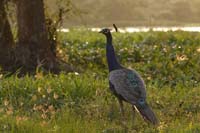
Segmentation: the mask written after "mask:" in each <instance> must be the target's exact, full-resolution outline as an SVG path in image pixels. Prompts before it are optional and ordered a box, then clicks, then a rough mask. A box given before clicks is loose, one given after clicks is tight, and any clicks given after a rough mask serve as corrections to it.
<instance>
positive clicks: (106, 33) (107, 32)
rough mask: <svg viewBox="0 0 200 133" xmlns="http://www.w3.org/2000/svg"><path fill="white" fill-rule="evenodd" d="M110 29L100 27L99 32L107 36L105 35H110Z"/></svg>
mask: <svg viewBox="0 0 200 133" xmlns="http://www.w3.org/2000/svg"><path fill="white" fill-rule="evenodd" d="M110 31H111V30H110V29H108V28H104V29H102V30H101V31H99V33H102V34H104V35H105V36H107V35H110Z"/></svg>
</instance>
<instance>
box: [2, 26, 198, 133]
mask: <svg viewBox="0 0 200 133" xmlns="http://www.w3.org/2000/svg"><path fill="white" fill-rule="evenodd" d="M59 37H60V38H59V40H60V44H59V49H58V50H60V56H61V57H62V58H63V59H64V60H66V61H68V62H69V63H70V64H73V65H74V66H76V67H78V68H79V69H80V70H81V72H80V73H68V74H66V73H64V72H63V73H61V74H59V75H52V74H47V75H44V74H43V73H42V72H41V71H38V72H37V73H36V75H33V76H28V75H27V76H25V77H23V78H18V77H17V76H16V75H13V76H11V77H6V75H3V76H0V132H33V133H38V132H58V133H60V132H63V133H65V132H69V133H71V132H72V133H102V132H103V133H118V132H119V133H126V132H147V133H149V132H188V133H190V132H191V133H193V132H200V128H199V127H200V124H199V123H200V112H199V110H200V104H199V103H200V95H199V92H200V91H199V89H200V84H199V81H200V75H199V65H200V62H199V61H200V60H199V58H200V53H199V52H198V49H199V46H200V34H199V33H187V32H167V33H163V32H148V33H136V34H120V33H115V34H114V43H115V47H116V53H117V56H118V58H119V60H120V62H122V64H124V65H125V66H127V67H132V68H134V69H136V70H137V71H138V72H139V73H140V74H141V75H142V76H143V77H144V80H145V82H146V83H147V95H148V97H147V100H148V102H149V104H150V106H151V107H152V108H153V110H154V111H155V112H156V115H157V116H158V118H159V120H160V125H158V126H157V127H154V126H152V125H151V124H149V123H145V122H144V120H143V119H142V118H141V117H140V115H139V114H138V113H137V115H136V118H135V121H133V118H132V111H131V106H130V105H129V104H125V120H124V121H122V116H121V114H120V112H119V105H118V102H117V100H116V98H115V97H114V96H113V95H112V94H111V93H110V91H109V87H108V80H107V74H108V71H107V65H106V59H105V39H104V37H103V36H101V35H99V34H96V33H93V32H89V31H87V30H81V31H76V30H74V31H72V32H70V33H68V34H61V35H60V36H59Z"/></svg>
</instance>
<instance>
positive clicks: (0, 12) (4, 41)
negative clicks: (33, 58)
mask: <svg viewBox="0 0 200 133" xmlns="http://www.w3.org/2000/svg"><path fill="white" fill-rule="evenodd" d="M13 43H14V41H13V36H12V32H11V28H10V25H9V22H8V19H7V15H6V11H5V8H4V0H0V65H1V67H2V68H3V70H9V68H10V66H12V65H11V56H10V55H11V54H10V52H11V50H12V45H13Z"/></svg>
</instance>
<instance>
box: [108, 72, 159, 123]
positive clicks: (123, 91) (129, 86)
mask: <svg viewBox="0 0 200 133" xmlns="http://www.w3.org/2000/svg"><path fill="white" fill-rule="evenodd" d="M109 82H110V83H111V84H112V85H113V88H114V91H115V93H116V94H117V95H119V96H121V97H122V98H123V99H124V100H125V101H127V102H129V103H131V104H132V105H135V107H136V108H137V109H138V111H139V112H140V114H141V115H142V116H143V118H144V119H146V120H148V121H150V122H152V123H153V124H157V123H158V120H157V118H156V116H155V114H154V112H153V111H152V110H151V108H150V107H149V105H148V104H147V102H146V90H145V84H144V81H143V80H142V78H141V77H140V76H139V74H138V73H137V72H136V71H134V70H130V69H125V68H123V69H117V70H113V71H111V72H110V74H109Z"/></svg>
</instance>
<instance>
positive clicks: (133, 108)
mask: <svg viewBox="0 0 200 133" xmlns="http://www.w3.org/2000/svg"><path fill="white" fill-rule="evenodd" d="M132 110H133V122H134V121H135V112H136V110H135V106H134V105H132Z"/></svg>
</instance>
